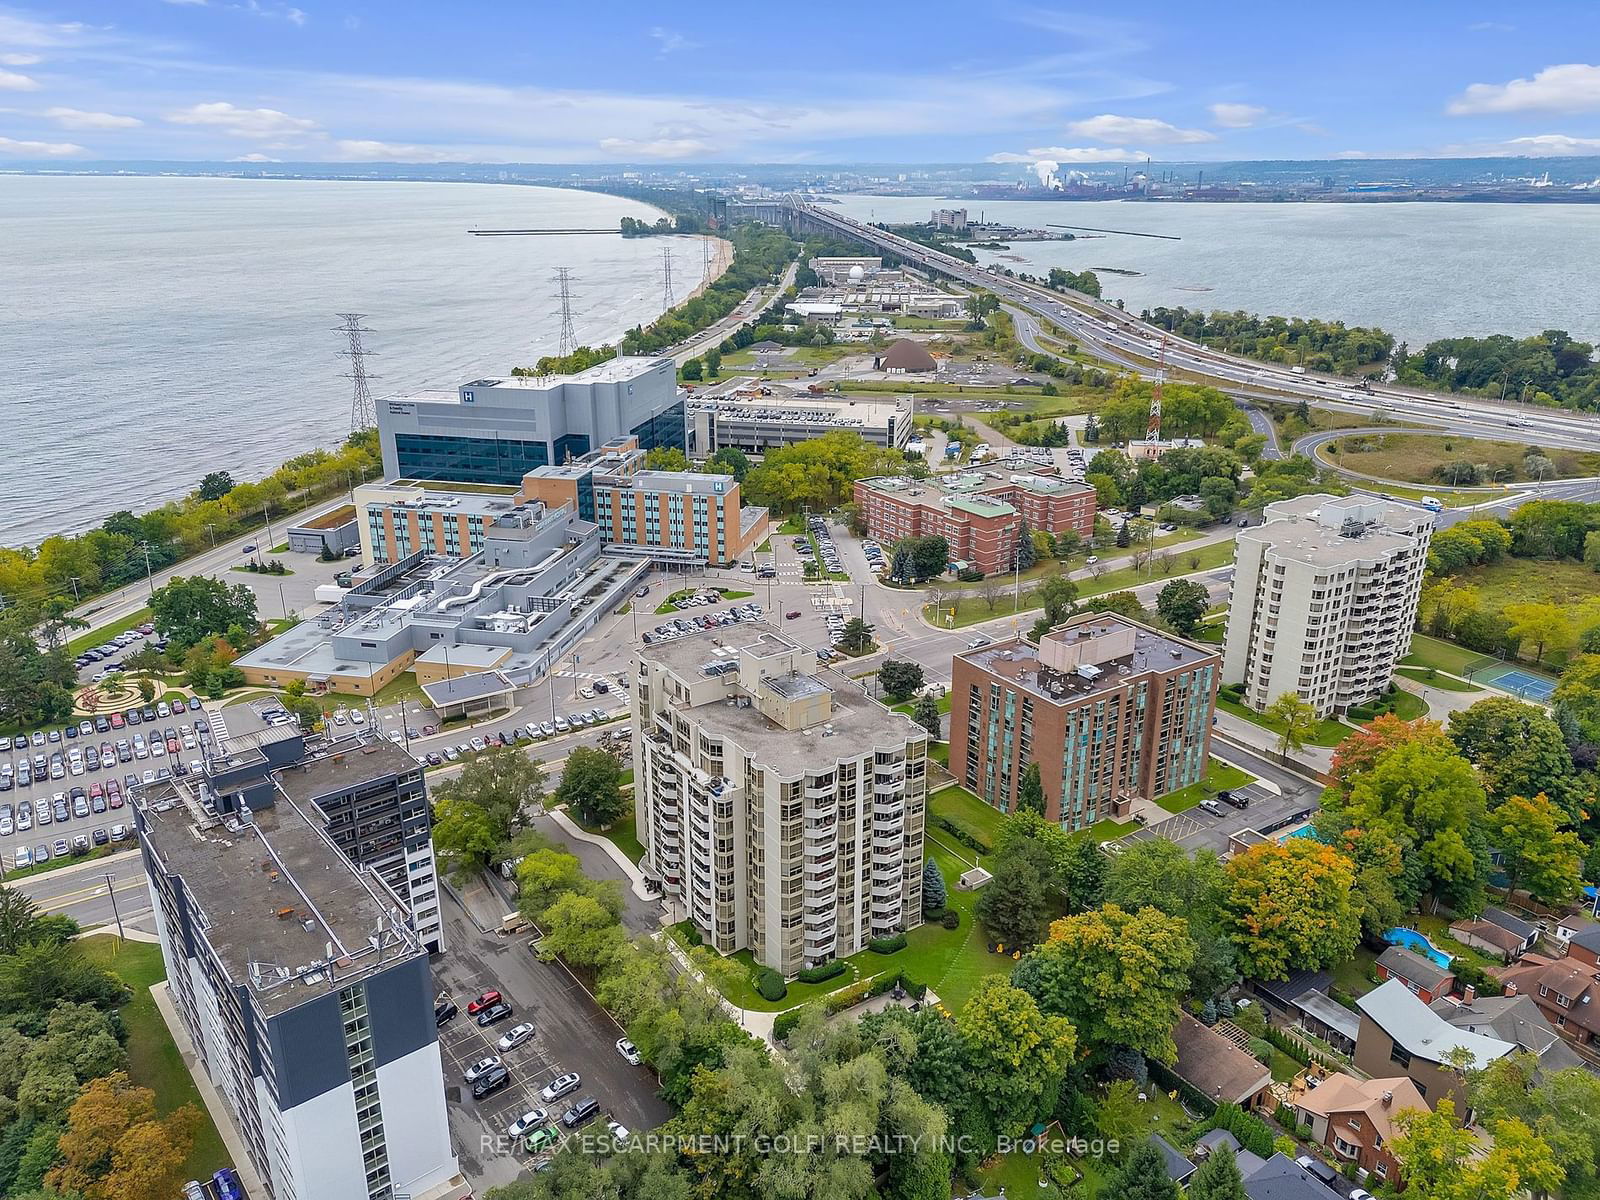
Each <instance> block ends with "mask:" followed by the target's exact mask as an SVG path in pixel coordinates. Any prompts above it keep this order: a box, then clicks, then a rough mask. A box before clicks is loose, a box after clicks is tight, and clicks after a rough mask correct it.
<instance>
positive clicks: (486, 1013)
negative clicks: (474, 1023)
mask: <svg viewBox="0 0 1600 1200" xmlns="http://www.w3.org/2000/svg"><path fill="white" fill-rule="evenodd" d="M510 1015H511V1005H509V1004H507V1003H506V1002H505V1001H504V1000H497V1001H495V1002H494V1003H493V1004H491V1005H489V1007H488V1008H486V1009H484V1010H483V1011H482V1012H480V1013H479V1014H478V1024H479V1025H493V1024H494V1023H495V1022H496V1021H504V1020H505V1019H506V1018H507V1017H509V1016H510Z"/></svg>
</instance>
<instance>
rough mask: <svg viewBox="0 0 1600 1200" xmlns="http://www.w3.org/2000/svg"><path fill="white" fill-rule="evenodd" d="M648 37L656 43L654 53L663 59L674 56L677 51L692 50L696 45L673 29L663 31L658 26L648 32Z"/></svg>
mask: <svg viewBox="0 0 1600 1200" xmlns="http://www.w3.org/2000/svg"><path fill="white" fill-rule="evenodd" d="M650 37H651V39H652V40H653V41H654V42H655V43H656V53H657V54H660V55H661V56H663V57H665V56H666V55H668V54H676V53H677V52H678V51H679V50H693V49H694V48H695V47H696V45H697V44H698V43H696V42H691V41H690V40H689V39H688V38H686V37H684V36H683V34H681V33H679V32H678V31H677V30H675V29H663V28H662V27H661V26H660V25H657V26H656V27H655V28H654V29H652V30H651V31H650Z"/></svg>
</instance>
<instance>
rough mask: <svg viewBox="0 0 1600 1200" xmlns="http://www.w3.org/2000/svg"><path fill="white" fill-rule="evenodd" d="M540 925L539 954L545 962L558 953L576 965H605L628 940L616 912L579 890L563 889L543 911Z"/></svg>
mask: <svg viewBox="0 0 1600 1200" xmlns="http://www.w3.org/2000/svg"><path fill="white" fill-rule="evenodd" d="M542 926H543V929H544V937H543V938H542V939H541V940H540V942H539V957H540V958H542V959H545V960H547V961H548V960H549V959H552V958H555V957H556V956H557V955H559V956H560V957H561V958H564V959H565V960H566V961H567V962H569V963H571V964H572V965H573V966H575V967H590V968H600V967H604V966H607V965H609V964H610V963H611V962H613V961H614V960H615V958H616V957H617V955H619V954H620V953H621V952H622V948H623V946H624V945H626V943H627V938H626V936H625V935H624V934H623V932H622V927H621V926H620V925H618V924H617V916H616V914H615V913H614V912H612V911H611V910H610V909H608V908H607V907H606V906H605V904H603V903H602V902H601V901H600V900H599V899H598V898H596V897H594V896H587V895H583V894H581V893H579V892H563V893H562V894H561V896H560V897H559V898H558V899H557V900H556V901H555V903H553V904H552V905H550V907H549V908H547V909H546V910H545V913H544V920H543V922H542Z"/></svg>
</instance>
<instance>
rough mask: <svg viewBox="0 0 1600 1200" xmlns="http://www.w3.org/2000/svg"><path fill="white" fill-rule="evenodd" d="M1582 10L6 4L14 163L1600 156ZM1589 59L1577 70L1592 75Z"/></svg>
mask: <svg viewBox="0 0 1600 1200" xmlns="http://www.w3.org/2000/svg"><path fill="white" fill-rule="evenodd" d="M1594 19H1595V9H1594V0H1581V2H1567V0H1540V2H1539V3H1538V4H1534V5H1511V4H1503V3H1502V4H1474V3H1450V2H1447V0H1410V2H1406V0H1400V2H1395V0H1387V2H1385V3H1382V4H1379V3H1370V2H1368V0H1351V2H1348V3H1344V4H1337V5H1335V4H1329V3H1300V4H1283V3H1281V0H1279V2H1274V3H1260V2H1257V0H1238V2H1233V3H1223V4H1211V5H1196V4H1194V3H1192V2H1187V0H1186V2H1184V3H1169V2H1166V0H1159V2H1147V3H1145V4H1143V5H1117V6H1111V5H1097V6H1094V7H1092V8H1091V7H1053V6H1048V5H1030V4H1009V3H1004V2H1001V3H985V2H979V3H976V4H972V3H967V4H954V3H950V2H949V0H923V2H919V3H915V4H912V3H903V2H901V0H880V2H879V3H875V4H867V3H851V4H842V3H838V2H837V0H815V2H814V3H812V4H809V5H794V4H780V5H766V6H763V5H759V4H742V5H730V4H716V5H662V4H659V3H656V4H642V3H634V2H632V0H600V2H598V3H591V4H582V3H571V2H568V0H498V2H494V0H381V2H380V0H336V2H333V3H323V2H321V0H297V2H296V3H284V2H280V0H81V2H77V3H72V2H57V0H34V2H33V3H31V4H27V5H15V4H13V3H11V2H10V0H0V163H3V162H5V161H18V160H38V159H42V158H49V159H56V160H60V161H62V162H65V163H70V162H71V161H73V160H74V159H84V160H87V159H151V158H155V159H186V160H233V159H237V160H246V161H269V160H280V161H309V160H329V161H339V160H344V161H429V162H431V161H450V160H457V161H524V162H574V163H581V162H644V161H655V162H664V163H671V162H818V163H830V162H908V163H909V162H935V161H937V162H976V161H982V160H985V159H992V160H994V161H999V162H1019V163H1020V162H1032V161H1036V160H1040V159H1047V160H1052V161H1056V162H1059V163H1061V164H1063V165H1065V164H1068V163H1072V162H1094V161H1099V162H1106V161H1110V162H1115V161H1131V160H1136V159H1137V160H1142V159H1143V158H1144V156H1145V155H1146V154H1149V155H1152V156H1154V157H1155V158H1156V159H1158V160H1163V159H1164V160H1167V161H1193V160H1228V159H1254V158H1333V157H1340V156H1342V157H1391V156H1418V155H1424V156H1426V155H1445V156H1463V155H1477V154H1508V153H1509V154H1531V155H1545V154H1597V153H1600V65H1596V64H1600V38H1596V37H1575V36H1574V35H1575V34H1576V33H1579V32H1581V31H1588V32H1591V33H1592V32H1593V31H1594V30H1595V28H1596V27H1595V24H1594ZM1586 60H1587V61H1586Z"/></svg>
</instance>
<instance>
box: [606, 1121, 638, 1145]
mask: <svg viewBox="0 0 1600 1200" xmlns="http://www.w3.org/2000/svg"><path fill="white" fill-rule="evenodd" d="M606 1128H607V1129H608V1130H610V1132H611V1138H612V1140H613V1141H617V1142H625V1141H627V1140H628V1139H629V1138H631V1137H632V1136H633V1134H631V1133H629V1132H628V1127H627V1126H626V1125H624V1124H623V1123H622V1122H621V1121H607V1122H606Z"/></svg>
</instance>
